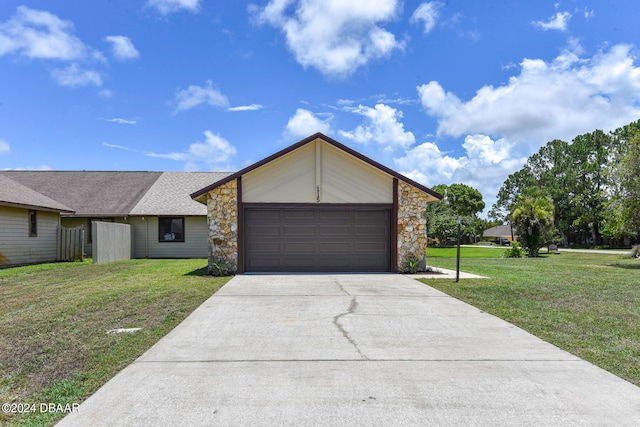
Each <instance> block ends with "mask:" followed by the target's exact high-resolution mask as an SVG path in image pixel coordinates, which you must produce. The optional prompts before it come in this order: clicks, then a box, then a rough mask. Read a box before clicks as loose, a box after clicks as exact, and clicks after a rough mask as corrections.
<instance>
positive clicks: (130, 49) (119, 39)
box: [105, 36, 140, 61]
mask: <svg viewBox="0 0 640 427" xmlns="http://www.w3.org/2000/svg"><path fill="white" fill-rule="evenodd" d="M105 40H106V41H108V42H109V43H111V50H112V52H113V56H115V57H116V58H117V59H120V60H123V61H124V60H127V59H134V58H138V57H139V56H140V53H139V52H138V50H137V49H136V48H135V46H134V45H133V42H131V39H129V37H125V36H107V37H105Z"/></svg>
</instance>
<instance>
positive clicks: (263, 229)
mask: <svg viewBox="0 0 640 427" xmlns="http://www.w3.org/2000/svg"><path fill="white" fill-rule="evenodd" d="M247 232H248V233H249V234H251V235H252V236H255V237H274V236H279V235H280V227H278V226H276V225H258V224H256V225H255V226H250V227H248V228H247Z"/></svg>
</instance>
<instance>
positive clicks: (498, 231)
mask: <svg viewBox="0 0 640 427" xmlns="http://www.w3.org/2000/svg"><path fill="white" fill-rule="evenodd" d="M482 235H483V236H485V237H511V227H510V226H508V225H497V226H495V227H491V228H487V229H486V230H484V232H483V233H482Z"/></svg>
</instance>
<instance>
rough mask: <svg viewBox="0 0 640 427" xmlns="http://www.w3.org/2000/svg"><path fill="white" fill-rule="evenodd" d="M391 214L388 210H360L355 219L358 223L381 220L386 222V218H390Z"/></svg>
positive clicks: (356, 212)
mask: <svg viewBox="0 0 640 427" xmlns="http://www.w3.org/2000/svg"><path fill="white" fill-rule="evenodd" d="M388 214H389V212H388V211H386V210H382V211H380V210H377V211H375V210H365V211H363V210H360V211H355V219H356V220H357V221H363V220H379V221H382V220H384V219H385V218H386V217H388Z"/></svg>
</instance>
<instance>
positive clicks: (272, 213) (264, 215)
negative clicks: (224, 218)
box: [245, 209, 282, 221]
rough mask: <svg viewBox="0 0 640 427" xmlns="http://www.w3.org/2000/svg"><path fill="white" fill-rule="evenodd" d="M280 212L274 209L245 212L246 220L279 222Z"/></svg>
mask: <svg viewBox="0 0 640 427" xmlns="http://www.w3.org/2000/svg"><path fill="white" fill-rule="evenodd" d="M281 214H282V212H280V211H279V210H274V209H251V210H248V211H247V212H246V214H245V215H247V219H258V220H261V221H270V220H271V221H273V220H279V219H280V215H281Z"/></svg>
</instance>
